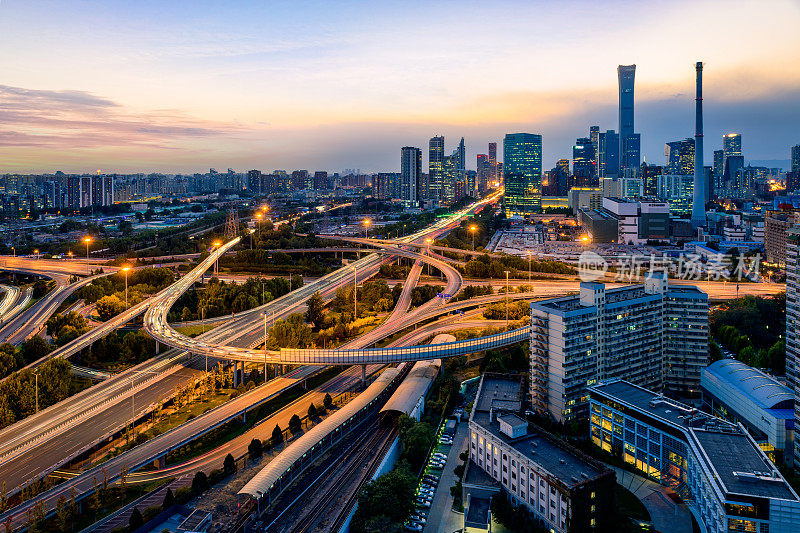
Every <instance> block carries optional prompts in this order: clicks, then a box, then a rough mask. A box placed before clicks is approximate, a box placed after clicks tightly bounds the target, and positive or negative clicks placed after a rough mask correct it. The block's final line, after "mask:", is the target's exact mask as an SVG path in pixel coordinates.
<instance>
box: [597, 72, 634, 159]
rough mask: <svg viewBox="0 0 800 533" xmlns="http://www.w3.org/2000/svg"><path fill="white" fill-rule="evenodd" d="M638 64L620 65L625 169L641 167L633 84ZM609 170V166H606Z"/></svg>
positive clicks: (620, 127) (620, 105)
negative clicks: (635, 130) (635, 131)
mask: <svg viewBox="0 0 800 533" xmlns="http://www.w3.org/2000/svg"><path fill="white" fill-rule="evenodd" d="M635 76H636V65H619V66H618V67H617V78H618V80H619V153H620V159H621V160H620V164H621V167H622V168H623V169H625V168H632V169H637V170H638V169H639V162H640V161H641V138H640V136H639V134H638V133H634V121H633V86H634V78H635ZM606 168H607V170H608V167H606Z"/></svg>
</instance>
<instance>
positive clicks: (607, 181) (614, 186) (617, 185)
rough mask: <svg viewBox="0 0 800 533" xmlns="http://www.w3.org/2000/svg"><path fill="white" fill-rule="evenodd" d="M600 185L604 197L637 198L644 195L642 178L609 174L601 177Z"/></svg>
mask: <svg viewBox="0 0 800 533" xmlns="http://www.w3.org/2000/svg"><path fill="white" fill-rule="evenodd" d="M602 186H603V196H605V197H608V196H618V197H620V198H639V197H640V196H643V195H644V185H643V182H642V178H625V177H620V176H611V177H607V178H603V182H602Z"/></svg>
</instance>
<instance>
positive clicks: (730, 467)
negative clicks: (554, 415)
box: [588, 380, 800, 533]
mask: <svg viewBox="0 0 800 533" xmlns="http://www.w3.org/2000/svg"><path fill="white" fill-rule="evenodd" d="M588 392H589V402H590V404H591V416H590V419H589V435H590V437H591V440H592V442H593V443H594V444H595V445H596V446H598V447H600V448H602V449H603V450H605V451H607V452H609V453H611V454H613V455H615V456H617V457H619V458H620V459H622V460H623V461H625V462H626V463H628V464H629V465H631V467H633V468H636V469H637V470H639V471H641V472H642V473H643V474H644V475H646V476H647V477H649V478H650V479H652V480H654V481H656V482H657V483H660V484H662V485H665V486H668V487H671V488H672V489H673V490H674V491H675V492H676V493H677V494H678V495H679V496H680V497H681V499H682V500H683V501H684V502H685V503H686V505H688V507H689V510H690V511H691V512H692V514H693V515H694V517H695V519H696V520H697V522H698V523H699V524H701V529H702V530H703V531H706V532H707V533H729V532H732V531H752V532H754V533H789V532H792V531H797V524H798V523H800V499H798V496H797V494H796V493H795V491H794V490H793V489H792V487H791V486H790V485H789V483H787V482H786V480H785V479H784V478H783V476H782V475H781V474H780V472H779V471H778V469H777V468H776V467H775V465H773V464H772V463H771V462H770V460H769V458H767V456H766V455H765V454H764V452H763V451H762V450H761V448H759V446H758V445H757V444H756V442H755V441H754V440H753V439H752V437H750V435H749V434H748V433H747V431H745V429H744V428H743V427H742V426H740V425H734V424H732V423H730V422H726V421H725V420H722V419H720V418H716V417H713V416H711V415H708V414H706V413H702V412H700V411H698V410H697V409H694V408H693V407H690V406H688V405H685V404H682V403H680V402H677V401H675V400H671V399H668V398H665V397H664V396H661V395H659V394H656V393H655V392H652V391H649V390H647V389H645V388H643V387H641V386H637V385H636V384H633V383H629V382H628V381H622V380H609V381H607V382H604V383H602V384H598V385H594V386H591V387H589V391H588Z"/></svg>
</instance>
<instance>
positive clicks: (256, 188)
mask: <svg viewBox="0 0 800 533" xmlns="http://www.w3.org/2000/svg"><path fill="white" fill-rule="evenodd" d="M247 192H249V193H250V194H263V193H264V191H263V190H262V188H261V171H260V170H249V171H248V172H247Z"/></svg>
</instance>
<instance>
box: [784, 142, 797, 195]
mask: <svg viewBox="0 0 800 533" xmlns="http://www.w3.org/2000/svg"><path fill="white" fill-rule="evenodd" d="M799 190H800V144H798V145H795V146H792V150H791V170H789V172H787V173H786V192H796V191H799Z"/></svg>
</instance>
